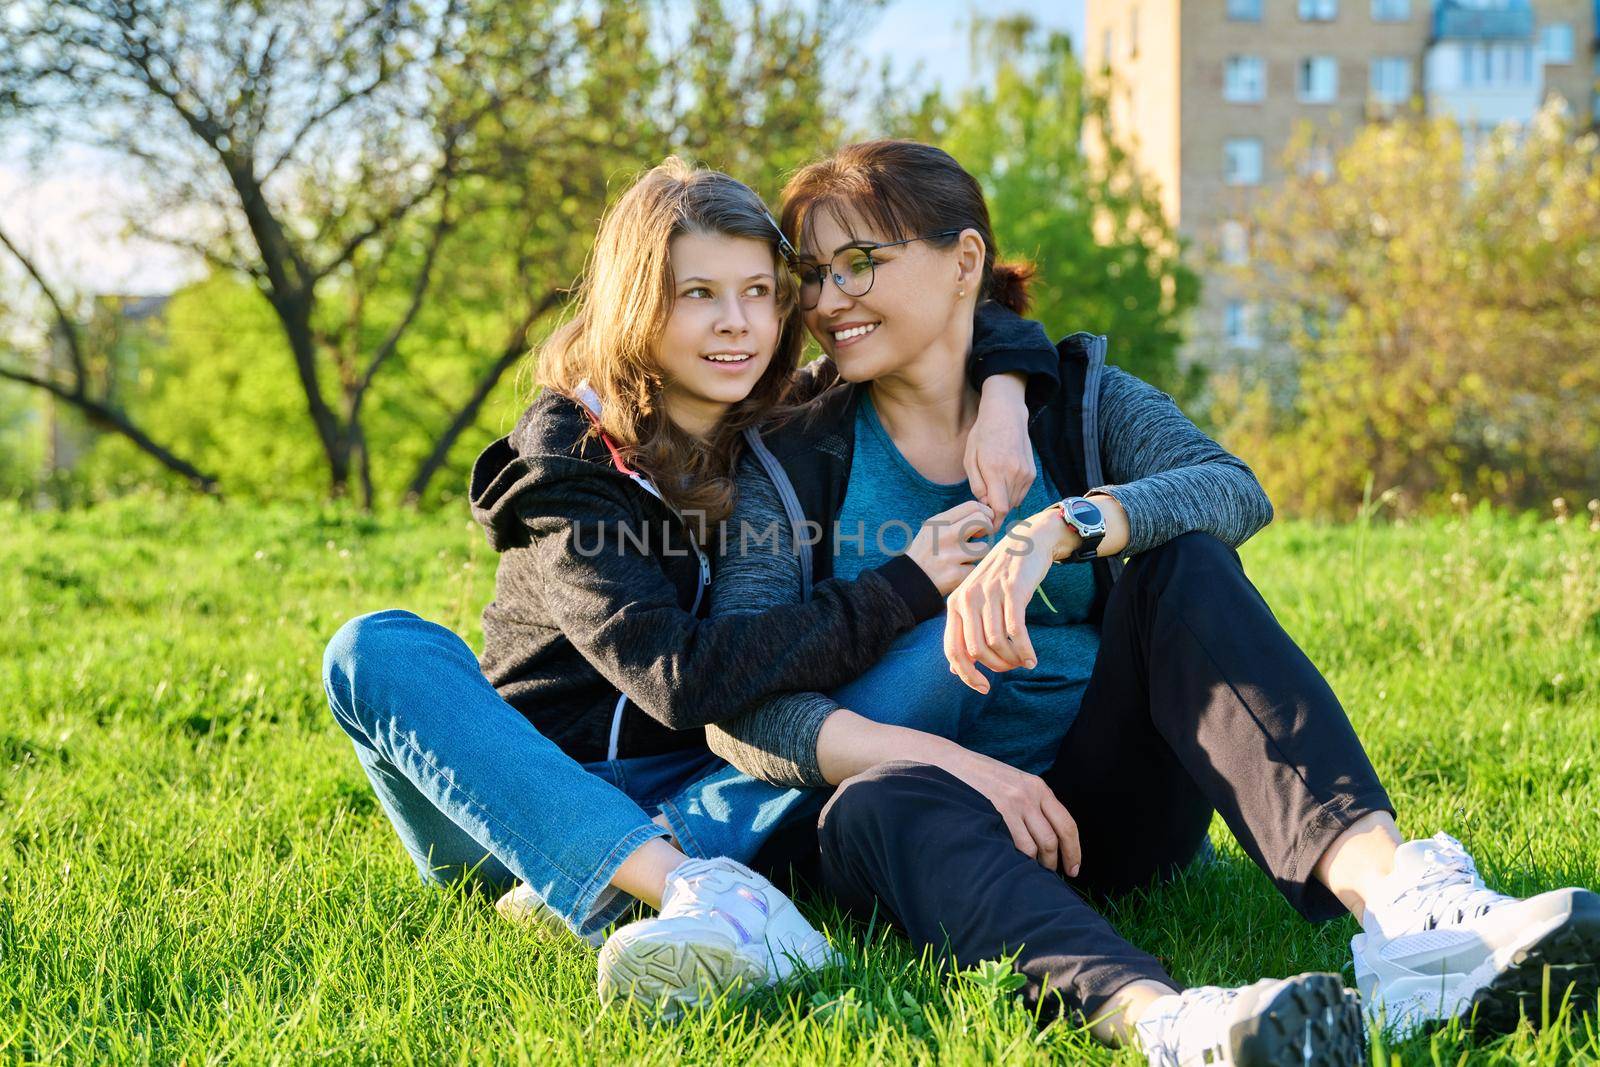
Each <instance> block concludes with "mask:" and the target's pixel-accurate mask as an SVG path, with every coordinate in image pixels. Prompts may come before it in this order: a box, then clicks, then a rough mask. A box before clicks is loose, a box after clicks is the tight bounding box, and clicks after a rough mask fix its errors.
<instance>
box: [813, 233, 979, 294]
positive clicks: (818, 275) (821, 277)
mask: <svg viewBox="0 0 1600 1067" xmlns="http://www.w3.org/2000/svg"><path fill="white" fill-rule="evenodd" d="M960 235H961V231H960V230H959V229H956V230H939V231H938V232H937V233H925V234H922V235H921V236H919V237H907V238H904V239H902V240H899V241H862V242H859V243H856V244H848V245H845V246H844V247H842V248H840V249H839V250H838V251H837V252H835V253H834V254H833V255H832V256H830V257H829V259H828V262H827V263H826V264H822V263H818V264H815V265H808V264H804V263H802V262H801V261H800V256H799V254H798V253H796V254H794V255H791V256H790V257H789V270H790V271H791V272H792V273H793V274H795V275H796V276H798V277H799V279H800V286H799V294H798V296H799V300H800V310H801V311H810V310H811V309H812V308H814V307H816V306H817V305H818V304H820V303H822V290H823V287H824V286H825V285H827V280H828V278H830V277H831V278H832V279H833V284H834V285H837V286H838V287H839V291H840V292H841V293H843V294H844V295H845V296H848V297H851V298H852V299H854V298H856V297H862V296H866V295H867V294H868V293H870V292H872V286H873V284H874V283H875V282H877V280H878V261H877V260H876V259H874V258H873V257H872V253H874V252H876V251H878V250H879V249H880V248H896V247H898V246H900V245H908V244H910V243H911V242H913V241H938V240H942V239H944V238H947V237H959V236H960ZM785 243H786V244H787V242H785ZM846 252H865V253H866V254H867V264H868V265H869V266H870V267H871V268H872V276H871V277H870V278H868V279H867V287H866V288H865V289H863V290H861V292H859V293H852V292H851V291H850V290H848V289H846V288H845V287H844V279H843V278H842V277H840V276H839V272H838V271H836V270H834V269H833V261H834V260H836V259H838V258H839V257H840V256H841V255H843V254H844V253H846ZM811 279H815V280H816V284H817V298H816V299H815V300H813V301H812V302H811V303H809V304H807V303H806V298H805V291H806V282H807V281H808V280H811Z"/></svg>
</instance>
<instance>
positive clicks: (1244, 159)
mask: <svg viewBox="0 0 1600 1067" xmlns="http://www.w3.org/2000/svg"><path fill="white" fill-rule="evenodd" d="M1222 180H1223V181H1224V182H1226V183H1227V184H1229V185H1260V184H1261V141H1260V139H1259V138H1255V137H1235V138H1231V139H1229V140H1227V141H1224V142H1223V143H1222Z"/></svg>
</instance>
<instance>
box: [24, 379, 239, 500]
mask: <svg viewBox="0 0 1600 1067" xmlns="http://www.w3.org/2000/svg"><path fill="white" fill-rule="evenodd" d="M0 378H4V379H6V380H7V381H13V382H17V383H18V384H21V385H29V386H33V387H34V388H36V389H41V390H43V391H44V392H46V393H49V394H50V395H51V396H53V397H55V398H56V399H57V400H60V401H62V402H63V403H66V404H70V405H71V406H72V407H74V408H76V409H78V410H79V411H81V412H83V414H84V416H85V417H86V418H87V419H88V420H89V422H90V424H91V425H93V426H95V427H96V428H98V429H101V430H107V431H110V432H112V433H116V434H120V435H121V436H123V437H125V438H127V439H128V440H129V441H131V442H133V444H134V445H135V446H136V447H138V448H139V450H140V451H142V452H144V453H145V454H146V455H148V456H150V457H152V458H153V459H155V460H156V461H157V462H159V463H160V464H161V465H162V466H164V467H166V468H167V469H168V470H170V471H173V472H174V473H176V474H179V475H181V476H182V477H183V478H184V479H186V480H187V481H188V482H189V484H190V485H191V486H193V487H194V488H195V489H198V490H199V491H200V492H202V493H206V494H208V495H211V496H220V495H221V488H220V486H219V485H218V484H217V479H216V478H215V477H214V476H212V475H210V474H207V473H206V472H204V471H202V470H200V469H199V468H197V467H195V465H194V464H192V463H190V462H189V461H188V460H186V459H183V458H181V457H179V456H177V455H175V454H174V453H173V452H172V451H171V450H170V449H167V448H164V447H163V446H161V445H159V444H157V443H156V442H155V441H154V440H152V439H151V438H150V435H149V434H147V433H145V432H144V431H143V430H141V429H140V428H139V427H138V426H136V425H135V424H134V422H133V420H132V419H130V418H129V417H128V416H127V414H126V413H124V412H123V411H122V410H121V409H120V408H118V407H116V406H114V405H112V404H110V403H107V402H105V401H102V400H96V399H94V398H93V397H91V396H88V395H86V394H85V393H83V392H82V391H81V390H76V389H70V388H68V387H66V386H64V385H62V384H61V383H59V382H54V381H51V380H50V379H48V378H43V377H40V376H39V375H37V374H29V373H28V372H27V371H21V370H17V369H15V368H12V367H6V366H3V365H0Z"/></svg>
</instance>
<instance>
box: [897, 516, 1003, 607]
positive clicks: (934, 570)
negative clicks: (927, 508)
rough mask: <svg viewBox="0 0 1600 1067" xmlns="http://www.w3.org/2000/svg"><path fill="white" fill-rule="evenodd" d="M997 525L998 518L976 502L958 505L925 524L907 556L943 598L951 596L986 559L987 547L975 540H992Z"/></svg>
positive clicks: (913, 539)
mask: <svg viewBox="0 0 1600 1067" xmlns="http://www.w3.org/2000/svg"><path fill="white" fill-rule="evenodd" d="M994 524H995V519H994V514H993V513H992V512H990V510H989V509H988V507H986V506H985V505H983V504H980V503H978V502H977V501H976V500H969V501H967V502H966V503H964V504H957V505H956V506H955V507H953V508H951V509H950V510H949V511H941V512H939V514H937V515H934V516H932V517H931V518H929V519H928V520H927V521H926V522H924V523H923V524H922V529H920V530H918V531H917V536H916V537H914V538H912V539H911V545H910V547H908V548H907V549H906V555H908V556H910V557H911V558H912V560H914V561H915V562H916V564H917V566H919V567H921V568H922V569H923V571H924V572H925V573H926V574H927V576H928V578H929V579H930V580H931V581H932V582H933V584H934V585H936V586H938V588H939V595H940V596H949V595H950V591H951V590H953V589H955V587H956V586H958V585H960V584H961V580H962V579H963V578H965V577H966V576H967V574H968V573H969V572H971V570H972V568H973V566H974V565H975V564H976V563H977V562H978V560H979V559H980V558H981V557H982V556H983V551H984V546H983V545H974V544H972V543H971V542H972V540H973V539H974V538H977V537H988V536H989V535H990V534H992V533H993V532H994Z"/></svg>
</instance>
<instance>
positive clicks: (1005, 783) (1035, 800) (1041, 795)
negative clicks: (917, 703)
mask: <svg viewBox="0 0 1600 1067" xmlns="http://www.w3.org/2000/svg"><path fill="white" fill-rule="evenodd" d="M921 758H923V759H925V760H926V761H927V762H929V763H932V764H933V765H934V766H936V767H939V768H941V769H943V770H946V771H948V772H950V773H951V774H953V775H955V776H956V777H957V778H959V779H961V780H962V781H963V782H965V783H966V784H967V785H970V786H971V787H972V788H974V789H976V790H977V791H978V792H980V793H982V794H983V795H984V796H985V797H987V798H988V799H989V803H991V804H993V805H994V810H995V811H997V812H999V813H1000V817H1001V818H1002V819H1004V820H1005V824H1006V829H1007V830H1009V831H1011V840H1012V841H1013V842H1014V843H1015V844H1016V846H1017V850H1018V851H1019V852H1022V853H1023V854H1024V855H1026V856H1028V857H1030V858H1032V859H1035V860H1038V861H1039V866H1041V867H1043V868H1045V869H1046V870H1050V871H1054V870H1059V871H1061V872H1062V873H1063V874H1065V875H1066V876H1067V877H1069V878H1075V877H1077V875H1078V865H1079V864H1080V863H1082V862H1083V849H1082V847H1081V846H1080V845H1079V843H1078V824H1077V823H1076V822H1074V821H1073V818H1072V816H1071V815H1070V814H1069V813H1068V812H1067V809H1066V808H1065V807H1064V806H1062V803H1061V801H1060V800H1057V799H1056V795H1055V793H1054V792H1053V791H1052V790H1051V788H1050V787H1049V786H1048V785H1046V784H1045V781H1044V779H1043V778H1040V777H1039V776H1038V775H1036V774H1028V773H1027V772H1026V771H1019V770H1017V769H1016V768H1015V767H1013V766H1011V765H1010V764H1007V763H1001V762H1000V761H999V760H997V759H991V758H990V757H988V756H984V755H980V754H979V753H977V752H972V751H970V750H968V749H965V748H962V747H961V746H960V745H957V744H955V743H954V742H948V743H945V744H941V745H939V746H938V747H937V748H936V749H935V751H934V752H933V753H931V754H929V755H925V756H922V757H921Z"/></svg>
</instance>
